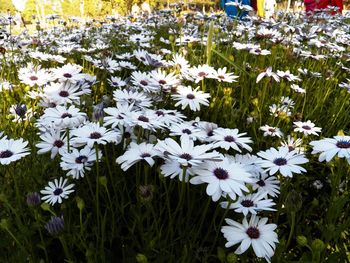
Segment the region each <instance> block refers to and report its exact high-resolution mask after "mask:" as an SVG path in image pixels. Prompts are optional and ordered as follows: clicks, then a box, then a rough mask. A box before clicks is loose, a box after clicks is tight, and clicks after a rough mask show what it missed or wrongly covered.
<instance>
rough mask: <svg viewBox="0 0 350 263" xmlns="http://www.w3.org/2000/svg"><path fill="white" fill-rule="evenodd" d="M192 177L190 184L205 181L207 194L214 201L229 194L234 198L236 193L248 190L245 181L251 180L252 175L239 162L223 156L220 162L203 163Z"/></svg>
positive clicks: (239, 193)
mask: <svg viewBox="0 0 350 263" xmlns="http://www.w3.org/2000/svg"><path fill="white" fill-rule="evenodd" d="M196 174H197V176H195V177H193V178H192V179H191V180H190V182H191V183H192V184H202V183H207V184H208V186H207V194H208V195H209V196H211V197H212V199H213V201H214V202H216V201H217V200H219V199H220V197H221V196H222V195H223V196H226V195H229V196H230V198H231V199H233V200H235V199H236V195H238V196H241V195H243V191H245V192H249V190H248V188H247V187H246V186H245V183H250V182H252V178H251V177H252V175H251V174H250V173H248V172H247V171H246V170H245V169H244V167H243V166H242V165H241V164H238V163H234V162H231V161H230V160H229V159H227V158H224V159H223V160H222V161H221V162H213V161H208V162H206V163H204V164H203V165H202V166H201V167H200V169H199V170H198V171H196Z"/></svg>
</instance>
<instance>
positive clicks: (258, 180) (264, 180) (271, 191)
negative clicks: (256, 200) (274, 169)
mask: <svg viewBox="0 0 350 263" xmlns="http://www.w3.org/2000/svg"><path fill="white" fill-rule="evenodd" d="M253 180H254V182H253V183H252V186H253V190H254V191H255V190H258V193H261V194H263V195H264V196H271V197H276V196H278V194H279V193H280V191H279V189H280V187H279V183H280V182H279V180H278V179H277V177H276V176H269V175H268V174H267V173H260V174H259V175H258V176H256V177H255V178H254V179H253Z"/></svg>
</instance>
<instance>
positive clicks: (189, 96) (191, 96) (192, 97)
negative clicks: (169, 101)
mask: <svg viewBox="0 0 350 263" xmlns="http://www.w3.org/2000/svg"><path fill="white" fill-rule="evenodd" d="M186 98H187V99H189V100H193V99H194V98H195V96H194V95H193V94H191V93H190V94H187V96H186Z"/></svg>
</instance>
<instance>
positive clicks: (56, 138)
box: [36, 129, 67, 159]
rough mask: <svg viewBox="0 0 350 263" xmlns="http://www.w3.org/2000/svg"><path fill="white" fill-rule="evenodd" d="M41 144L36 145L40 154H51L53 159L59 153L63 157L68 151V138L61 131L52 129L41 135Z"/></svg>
mask: <svg viewBox="0 0 350 263" xmlns="http://www.w3.org/2000/svg"><path fill="white" fill-rule="evenodd" d="M40 139H41V142H39V143H37V144H36V147H38V148H39V150H38V154H44V153H47V152H51V159H53V158H55V156H56V155H57V153H59V154H60V155H62V154H63V153H65V152H66V151H67V138H66V136H65V134H61V132H60V131H59V130H55V129H50V130H48V131H46V132H44V133H43V134H41V135H40Z"/></svg>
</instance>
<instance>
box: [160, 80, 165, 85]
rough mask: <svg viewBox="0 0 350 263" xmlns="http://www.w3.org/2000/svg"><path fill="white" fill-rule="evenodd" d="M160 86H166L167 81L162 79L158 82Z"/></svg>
mask: <svg viewBox="0 0 350 263" xmlns="http://www.w3.org/2000/svg"><path fill="white" fill-rule="evenodd" d="M158 82H159V84H160V85H165V84H166V81H165V80H163V79H161V80H160V81H158Z"/></svg>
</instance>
